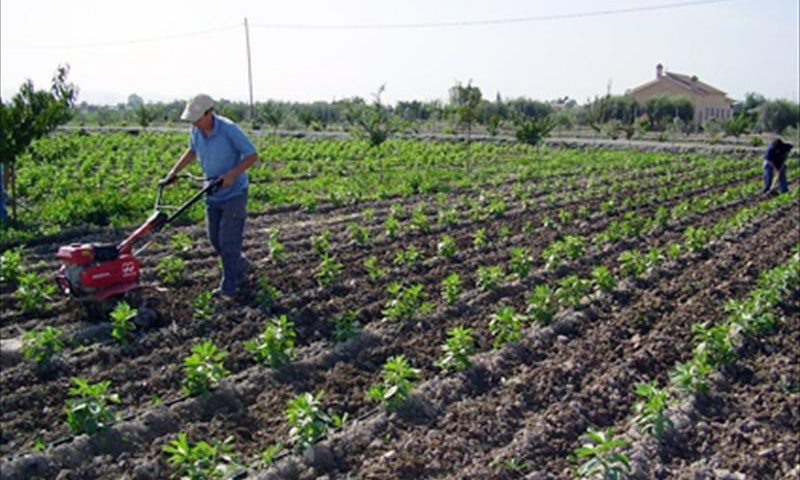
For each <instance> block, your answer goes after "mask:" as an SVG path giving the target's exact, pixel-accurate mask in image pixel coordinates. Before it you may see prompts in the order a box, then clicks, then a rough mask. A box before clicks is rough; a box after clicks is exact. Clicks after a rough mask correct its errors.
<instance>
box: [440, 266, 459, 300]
mask: <svg viewBox="0 0 800 480" xmlns="http://www.w3.org/2000/svg"><path fill="white" fill-rule="evenodd" d="M462 288H463V287H462V285H461V277H460V276H459V275H458V273H455V272H453V273H451V274H450V275H448V276H447V277H445V279H444V280H442V299H443V300H444V301H445V303H446V304H448V305H453V304H454V303H456V301H458V297H459V296H460V295H461V290H462Z"/></svg>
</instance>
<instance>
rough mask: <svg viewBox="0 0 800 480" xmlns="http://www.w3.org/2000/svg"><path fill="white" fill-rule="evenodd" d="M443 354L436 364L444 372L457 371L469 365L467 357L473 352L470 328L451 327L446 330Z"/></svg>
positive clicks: (473, 343)
mask: <svg viewBox="0 0 800 480" xmlns="http://www.w3.org/2000/svg"><path fill="white" fill-rule="evenodd" d="M442 350H443V351H444V355H443V356H442V357H441V358H440V359H439V361H438V363H437V365H438V366H439V368H441V369H442V370H444V371H446V372H459V371H461V370H464V369H466V368H467V367H469V366H470V363H471V362H470V359H469V357H470V356H471V355H472V354H473V353H474V352H475V340H474V339H473V338H472V329H471V328H467V327H453V328H451V329H449V330H448V331H447V340H445V343H444V345H442Z"/></svg>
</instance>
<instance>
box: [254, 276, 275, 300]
mask: <svg viewBox="0 0 800 480" xmlns="http://www.w3.org/2000/svg"><path fill="white" fill-rule="evenodd" d="M280 296H281V291H280V290H278V288H277V287H275V286H274V285H273V284H272V282H271V281H270V280H269V277H268V276H266V275H263V276H261V277H258V280H256V303H258V305H259V306H260V307H261V308H272V306H273V305H274V304H275V302H276V301H277V300H278V298H280Z"/></svg>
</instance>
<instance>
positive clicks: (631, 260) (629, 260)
mask: <svg viewBox="0 0 800 480" xmlns="http://www.w3.org/2000/svg"><path fill="white" fill-rule="evenodd" d="M617 261H618V262H619V273H620V275H622V276H624V277H629V278H636V277H638V276H640V275H641V274H643V273H644V272H645V271H646V270H647V258H646V257H645V256H644V255H642V254H641V253H639V251H638V250H625V251H624V252H622V253H620V254H619V257H617Z"/></svg>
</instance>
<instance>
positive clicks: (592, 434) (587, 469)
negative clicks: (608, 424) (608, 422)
mask: <svg viewBox="0 0 800 480" xmlns="http://www.w3.org/2000/svg"><path fill="white" fill-rule="evenodd" d="M584 437H585V438H586V440H587V441H586V443H584V444H583V445H582V446H581V447H579V448H577V449H575V452H574V457H573V461H574V462H575V463H578V462H583V463H582V464H581V465H580V466H579V467H578V468H577V470H576V472H575V473H576V475H577V477H578V478H586V479H594V478H602V479H605V480H622V479H623V478H625V476H626V475H627V474H628V473H629V472H630V463H629V459H628V456H627V455H625V454H624V453H622V452H621V451H620V450H621V449H622V448H624V447H626V446H628V445H629V444H630V442H629V441H628V440H624V439H618V438H616V437H615V436H614V429H613V428H609V429H608V430H606V431H598V430H595V429H593V428H589V429H588V430H587V431H586V434H585V435H584Z"/></svg>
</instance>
